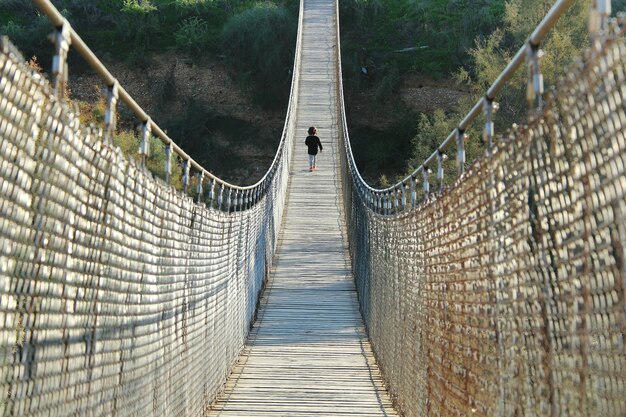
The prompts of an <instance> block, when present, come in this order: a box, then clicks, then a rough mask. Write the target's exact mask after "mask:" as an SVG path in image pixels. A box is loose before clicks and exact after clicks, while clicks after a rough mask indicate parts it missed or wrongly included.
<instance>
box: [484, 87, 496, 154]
mask: <svg viewBox="0 0 626 417" xmlns="http://www.w3.org/2000/svg"><path fill="white" fill-rule="evenodd" d="M497 107H498V103H496V102H494V101H493V99H491V98H489V97H485V98H484V100H483V113H484V114H485V128H484V130H483V140H484V142H485V143H486V144H487V153H488V154H489V156H491V154H492V153H493V135H494V133H495V132H494V130H495V129H494V124H493V114H494V113H495V111H496V110H497Z"/></svg>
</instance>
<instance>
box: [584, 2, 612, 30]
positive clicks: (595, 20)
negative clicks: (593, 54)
mask: <svg viewBox="0 0 626 417" xmlns="http://www.w3.org/2000/svg"><path fill="white" fill-rule="evenodd" d="M610 15H611V0H595V1H594V2H593V4H592V5H591V10H590V11H589V34H590V35H591V36H592V37H598V36H599V37H602V36H606V35H607V30H608V20H609V16H610Z"/></svg>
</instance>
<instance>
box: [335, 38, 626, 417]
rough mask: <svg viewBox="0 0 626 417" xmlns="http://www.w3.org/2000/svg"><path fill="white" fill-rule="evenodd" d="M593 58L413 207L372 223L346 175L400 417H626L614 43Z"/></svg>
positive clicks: (364, 278)
mask: <svg viewBox="0 0 626 417" xmlns="http://www.w3.org/2000/svg"><path fill="white" fill-rule="evenodd" d="M595 48H596V49H594V50H591V51H589V52H588V53H587V55H586V60H585V63H584V64H583V63H582V62H581V63H578V64H576V65H574V66H573V67H572V68H571V69H570V71H569V73H568V74H567V77H566V78H565V79H564V80H563V81H562V83H561V84H560V85H559V86H558V88H557V90H555V91H554V92H553V93H552V94H551V95H550V96H549V97H548V99H547V101H546V105H545V107H544V108H543V111H542V114H541V115H540V116H538V117H537V118H535V119H533V121H532V122H530V123H529V124H528V125H527V126H524V127H520V128H518V129H517V130H515V131H513V132H510V133H508V134H507V135H505V136H503V137H501V138H500V140H499V142H498V143H497V145H496V147H495V148H494V152H493V156H492V157H489V158H483V159H482V160H480V161H479V162H478V163H476V164H475V165H474V166H472V167H471V169H470V170H468V171H467V172H466V174H465V175H464V176H463V177H462V178H461V179H459V180H458V181H457V182H456V183H455V185H454V186H453V187H450V188H447V189H445V190H444V191H443V192H442V193H440V194H438V195H437V196H436V198H431V199H430V200H429V201H427V202H425V203H424V204H422V205H420V206H419V207H417V208H415V209H413V210H411V211H407V212H404V213H401V214H398V215H391V216H383V215H380V214H375V213H374V212H373V211H372V210H371V209H370V208H368V201H366V200H364V197H363V196H364V195H366V194H364V193H363V191H362V189H359V183H358V181H356V180H353V178H354V175H353V174H351V173H350V172H349V171H346V172H344V186H345V187H346V188H347V190H348V193H347V194H346V196H345V203H346V207H347V208H348V216H349V227H348V230H349V234H350V248H351V251H352V262H353V268H354V273H355V276H356V281H357V287H358V292H359V299H360V303H361V309H362V312H363V315H364V318H365V320H366V322H367V326H368V330H369V335H370V337H371V341H372V344H373V346H374V348H375V351H376V355H377V358H378V361H379V363H380V366H381V368H382V369H383V371H384V375H385V377H386V379H387V382H388V385H389V389H390V391H391V393H392V395H393V396H394V397H395V399H396V402H397V404H398V406H399V408H400V410H402V411H403V412H404V413H405V415H407V416H424V415H441V416H458V415H477V416H478V415H482V416H493V415H498V416H517V415H542V416H543V415H545V416H597V415H606V416H620V417H621V416H625V415H626V349H625V346H624V343H625V340H624V338H625V336H624V334H625V330H626V316H625V315H626V310H625V307H626V306H625V301H624V300H625V287H626V251H625V247H626V222H625V219H626V217H625V215H626V172H625V171H626V139H625V131H626V129H625V128H624V126H626V101H625V100H626V90H625V89H624V85H626V79H625V70H626V46H625V44H624V38H623V32H619V33H617V34H615V35H613V36H609V37H608V38H607V39H606V40H605V42H604V43H602V45H601V46H596V47H595ZM344 165H345V166H346V167H348V166H349V165H348V164H347V163H345V164H344ZM369 207H371V205H370V206H369Z"/></svg>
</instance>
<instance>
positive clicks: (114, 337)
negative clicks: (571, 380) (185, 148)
mask: <svg viewBox="0 0 626 417" xmlns="http://www.w3.org/2000/svg"><path fill="white" fill-rule="evenodd" d="M1 48H2V51H1V53H0V138H1V142H0V243H1V245H0V246H1V248H0V348H1V349H2V352H1V354H0V385H1V388H0V390H1V391H0V392H1V399H2V401H1V402H0V415H3V416H9V415H24V416H44V415H46V416H48V415H55V416H62V415H117V416H129V415H141V416H148V415H153V416H163V415H201V413H202V412H203V411H204V410H206V409H207V408H208V406H209V405H210V403H211V401H212V400H213V398H214V397H215V395H216V394H217V392H218V391H219V390H220V389H221V387H222V385H223V383H224V381H225V379H226V377H227V375H228V373H229V372H230V369H231V366H232V364H233V363H234V362H235V360H236V358H237V355H238V354H239V351H240V349H241V348H242V347H243V344H244V341H245V338H246V336H247V334H248V330H249V325H250V322H251V320H252V318H253V315H254V310H255V307H256V302H257V299H258V294H259V291H260V289H261V287H262V284H263V280H264V279H265V278H266V275H267V271H268V268H269V265H270V262H271V259H272V256H273V251H274V246H275V242H276V230H275V229H276V228H277V226H278V224H277V221H279V220H280V218H281V213H282V208H283V202H284V198H285V190H286V183H287V173H288V171H287V169H288V165H289V159H290V158H289V155H290V153H291V150H290V149H291V145H290V144H287V145H286V148H285V150H284V151H283V153H282V157H281V158H282V159H279V160H278V163H277V164H276V165H275V168H274V169H275V171H274V172H273V176H271V177H270V178H271V181H268V182H267V183H266V184H263V186H264V187H265V188H264V189H263V190H252V191H251V192H256V193H258V194H259V195H261V194H262V197H261V198H260V199H259V200H258V201H256V202H255V204H254V205H251V207H248V208H247V209H246V210H242V207H241V205H240V207H239V210H237V211H235V210H231V212H225V211H219V210H216V209H214V208H207V207H206V206H204V205H203V204H196V203H194V202H193V201H192V200H191V198H189V197H188V196H187V195H184V194H183V193H180V192H177V191H176V190H175V189H174V188H172V187H171V186H169V185H167V184H165V183H164V182H163V181H161V180H159V179H155V178H153V176H152V175H151V174H149V173H148V171H146V170H145V169H143V168H141V166H140V164H138V163H135V162H134V161H132V160H128V159H127V158H126V157H125V156H123V155H122V153H121V151H120V150H119V149H118V148H115V147H114V146H113V145H112V144H111V143H110V142H109V141H106V140H104V139H103V138H102V135H101V132H100V131H97V130H93V129H91V128H85V127H84V126H80V124H79V121H78V117H77V115H76V114H74V113H73V111H72V109H71V107H69V106H68V105H66V104H65V103H64V102H62V101H59V100H57V99H56V98H54V96H53V95H52V94H51V89H50V87H49V86H48V83H47V81H45V80H44V79H43V78H42V77H41V76H39V75H38V74H35V73H33V72H32V71H31V70H30V69H29V68H28V67H27V65H26V64H25V62H24V60H23V59H22V57H21V56H20V55H19V53H18V52H17V51H16V50H15V48H14V47H13V46H12V45H11V44H10V43H9V42H8V41H7V40H6V39H3V40H2V44H1ZM292 125H293V121H288V124H287V126H286V129H285V133H284V134H285V135H288V134H291V133H292V132H293V126H292Z"/></svg>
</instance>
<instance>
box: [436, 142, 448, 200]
mask: <svg viewBox="0 0 626 417" xmlns="http://www.w3.org/2000/svg"><path fill="white" fill-rule="evenodd" d="M446 159H448V155H446V154H445V153H443V152H441V151H437V181H439V190H443V176H444V172H443V161H445V160H446Z"/></svg>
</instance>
